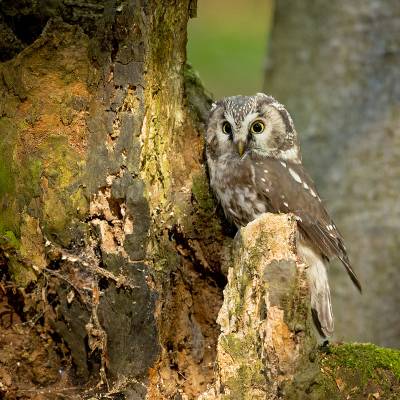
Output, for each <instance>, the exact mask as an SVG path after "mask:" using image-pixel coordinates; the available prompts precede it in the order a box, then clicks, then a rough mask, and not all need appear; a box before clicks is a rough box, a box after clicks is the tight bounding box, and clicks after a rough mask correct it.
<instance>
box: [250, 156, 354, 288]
mask: <svg viewBox="0 0 400 400" xmlns="http://www.w3.org/2000/svg"><path fill="white" fill-rule="evenodd" d="M252 161H253V165H255V169H254V175H255V176H254V179H255V183H256V187H257V188H258V196H259V197H262V198H263V199H264V201H265V204H267V206H268V208H269V209H270V211H271V212H285V213H287V212H291V213H293V214H294V215H296V217H297V221H298V226H299V228H300V231H301V232H302V233H303V234H304V235H305V236H306V237H307V238H308V239H309V240H310V242H311V243H313V245H314V246H315V247H316V249H318V250H319V251H320V253H321V254H322V255H323V256H324V257H325V258H327V259H328V260H329V259H330V258H332V257H338V258H339V259H340V261H341V262H342V263H343V265H344V266H345V268H346V270H347V272H348V274H349V276H350V278H351V280H352V281H353V282H354V284H355V285H356V286H357V288H358V289H359V290H360V291H361V285H360V282H359V280H358V278H357V275H356V274H355V272H354V271H353V269H352V267H351V265H350V261H349V258H348V256H347V252H346V248H345V246H344V244H343V238H342V236H341V234H340V232H339V231H338V229H337V227H336V225H335V224H334V222H333V221H332V218H331V217H330V216H329V214H328V212H327V211H326V209H325V207H324V205H323V203H322V201H321V198H320V197H319V195H318V192H317V190H316V189H315V185H314V183H313V181H312V180H311V178H310V177H309V176H308V174H307V173H306V172H305V171H304V168H303V166H302V165H301V164H294V163H290V162H287V161H279V160H277V159H274V158H266V157H260V156H255V159H254V160H252Z"/></svg>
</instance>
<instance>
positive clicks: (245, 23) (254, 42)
mask: <svg viewBox="0 0 400 400" xmlns="http://www.w3.org/2000/svg"><path fill="white" fill-rule="evenodd" d="M271 15H272V0H230V1H229V0H217V1H215V0H199V2H198V11H197V18H194V19H192V20H190V22H189V40H188V60H189V62H190V63H191V64H192V65H193V67H194V69H195V70H197V71H198V73H199V75H200V78H201V80H202V81H203V84H204V85H205V87H206V89H207V90H208V91H209V92H211V93H212V94H213V96H214V98H220V97H224V96H227V95H235V94H254V93H255V92H257V91H260V90H261V88H262V82H263V69H264V62H265V55H266V50H267V42H268V35H269V29H270V25H271Z"/></svg>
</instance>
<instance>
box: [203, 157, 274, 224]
mask: <svg viewBox="0 0 400 400" xmlns="http://www.w3.org/2000/svg"><path fill="white" fill-rule="evenodd" d="M209 167H210V183H211V187H212V189H213V190H214V192H215V194H216V196H217V198H218V200H219V202H220V203H221V206H222V208H223V210H224V213H225V215H226V217H227V218H228V219H229V220H231V221H232V222H233V223H234V224H235V225H236V226H237V227H241V226H245V225H247V224H248V223H249V222H250V221H252V220H254V219H255V218H257V217H258V216H259V215H261V214H262V213H264V212H266V211H267V207H266V204H265V201H263V199H261V198H259V196H258V193H257V190H256V187H255V172H254V168H253V166H252V165H251V164H250V163H249V162H247V160H240V161H236V160H234V161H229V160H220V161H219V162H214V163H213V164H211V165H210V164H209Z"/></svg>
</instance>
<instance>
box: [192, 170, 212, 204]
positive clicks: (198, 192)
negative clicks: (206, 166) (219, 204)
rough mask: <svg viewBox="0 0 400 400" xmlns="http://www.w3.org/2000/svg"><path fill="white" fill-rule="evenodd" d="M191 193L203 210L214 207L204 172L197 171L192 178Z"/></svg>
mask: <svg viewBox="0 0 400 400" xmlns="http://www.w3.org/2000/svg"><path fill="white" fill-rule="evenodd" d="M192 193H193V196H194V198H195V199H196V201H197V203H198V204H199V206H200V207H201V208H202V209H203V210H205V211H208V212H210V211H212V210H213V209H214V200H213V198H212V196H211V192H210V186H209V185H208V181H207V178H206V176H205V174H204V173H199V174H196V175H194V176H193V178H192Z"/></svg>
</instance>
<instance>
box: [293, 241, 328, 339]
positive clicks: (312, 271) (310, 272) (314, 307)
mask: <svg viewBox="0 0 400 400" xmlns="http://www.w3.org/2000/svg"><path fill="white" fill-rule="evenodd" d="M299 252H300V255H301V256H302V257H303V259H304V261H305V262H306V264H307V265H308V268H307V276H308V281H309V285H310V291H311V311H312V316H313V319H314V323H315V325H316V327H317V329H318V332H319V333H320V334H321V336H323V337H328V336H332V334H333V331H334V323H333V313H332V304H331V293H330V290H329V283H328V275H327V272H326V267H325V263H324V260H323V259H322V257H320V256H319V255H318V254H317V253H316V252H315V251H314V250H313V249H312V248H311V247H309V246H307V244H304V243H300V244H299Z"/></svg>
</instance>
